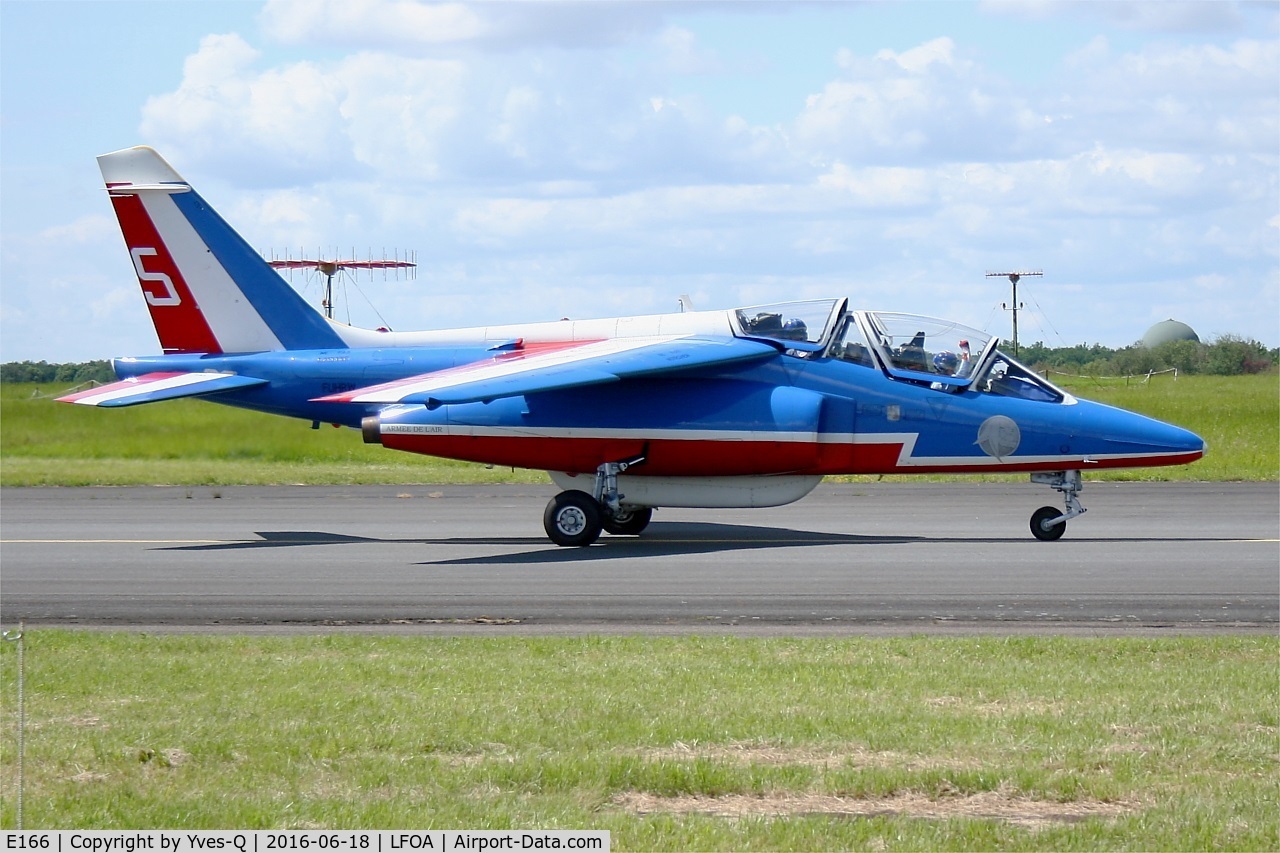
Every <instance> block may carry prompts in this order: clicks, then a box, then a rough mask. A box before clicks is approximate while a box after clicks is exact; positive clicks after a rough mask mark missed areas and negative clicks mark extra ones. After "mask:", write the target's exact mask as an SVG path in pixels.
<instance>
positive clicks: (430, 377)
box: [61, 147, 1205, 546]
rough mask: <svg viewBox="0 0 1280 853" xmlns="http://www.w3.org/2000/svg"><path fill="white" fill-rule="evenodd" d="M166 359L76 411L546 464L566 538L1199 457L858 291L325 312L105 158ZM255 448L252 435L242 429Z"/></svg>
mask: <svg viewBox="0 0 1280 853" xmlns="http://www.w3.org/2000/svg"><path fill="white" fill-rule="evenodd" d="M98 163H99V166H100V168H101V170H102V174H103V177H104V179H105V181H106V185H107V192H108V194H109V196H110V198H111V202H112V204H113V206H114V208H115V212H116V215H117V217H118V219H119V221H120V227H121V230H122V232H123V234H124V239H125V243H126V244H127V246H128V249H129V254H130V256H131V257H132V259H133V266H134V269H135V271H136V272H137V276H138V281H139V283H140V284H141V286H142V292H143V295H144V297H145V299H146V302H147V307H148V309H149V310H150V312H151V319H152V321H153V323H154V324H155V328H156V332H157V335H158V336H159V339H160V344H161V346H162V348H163V350H164V354H163V355H152V356H136V357H130V358H117V359H115V360H114V361H113V362H112V363H113V366H114V369H115V372H116V374H117V375H118V376H119V377H120V378H121V381H119V382H115V383H112V384H109V385H105V386H102V387H99V388H95V389H93V390H90V391H83V392H80V393H77V394H72V395H70V396H67V397H63V398H61V399H62V400H63V401H64V402H69V403H77V404H80V405H88V406H103V407H113V406H131V405H135V404H139V403H151V402H155V401H159V400H169V399H174V398H179V397H201V398H204V399H207V400H210V401H212V402H216V403H223V404H225V405H229V406H238V407H242V408H246V409H254V410H257V411H263V412H271V413H273V414H278V415H285V416H288V417H295V418H301V419H303V420H306V421H311V422H312V425H313V426H318V425H319V424H320V423H322V422H323V423H333V424H339V425H345V426H348V427H352V428H356V429H360V430H361V431H362V432H363V435H364V440H365V441H367V442H371V443H375V444H381V445H382V446H384V447H389V448H393V449H396V450H406V451H409V452H411V453H423V454H427V455H431V456H439V457H446V458H450V459H461V460H469V461H473V462H482V463H489V464H493V465H503V466H506V465H511V466H516V467H521V468H534V469H542V470H545V471H547V472H548V473H549V474H550V476H551V479H552V480H554V481H555V483H556V484H557V485H558V486H560V488H561V489H563V491H562V492H560V493H559V494H558V495H556V496H555V497H554V498H553V499H552V500H551V501H550V503H549V504H548V505H547V508H546V511H545V513H544V516H543V522H544V526H545V529H546V532H547V535H548V536H549V537H550V538H551V540H552V541H553V542H555V543H556V544H558V545H566V546H585V545H590V544H591V543H593V542H594V541H596V539H597V538H598V537H599V535H600V533H601V531H602V530H604V531H608V532H609V533H612V534H620V535H628V534H630V535H634V534H639V533H640V532H641V531H643V530H644V529H645V527H646V526H647V525H648V524H649V521H650V518H651V516H652V514H653V510H654V509H655V508H657V507H765V506H779V505H782V504H787V503H791V502H792V501H797V500H799V499H800V498H802V497H804V496H805V495H806V494H808V493H809V492H810V491H811V490H812V489H813V488H814V487H815V486H816V485H817V484H818V482H819V481H820V480H821V479H822V478H823V477H824V476H826V475H828V474H935V473H948V474H954V473H980V472H981V473H986V472H1013V471H1019V472H1028V473H1029V474H1030V476H1031V479H1032V480H1034V481H1035V482H1038V483H1043V484H1046V485H1048V486H1050V487H1051V488H1053V489H1055V490H1057V491H1058V492H1060V493H1061V494H1062V496H1063V501H1064V503H1065V508H1064V509H1061V510H1060V509H1057V508H1055V507H1042V508H1040V509H1038V510H1036V511H1035V512H1034V513H1033V514H1032V516H1031V532H1032V534H1033V535H1034V536H1035V537H1036V538H1037V539H1041V540H1054V539H1058V538H1060V537H1061V536H1062V534H1063V532H1064V531H1065V529H1066V524H1067V521H1068V520H1070V519H1072V518H1075V517H1076V516H1078V515H1080V514H1081V513H1083V512H1084V511H1085V510H1084V508H1083V507H1082V506H1081V505H1080V501H1079V493H1080V491H1081V489H1082V487H1083V480H1082V478H1081V471H1085V470H1094V469H1103V468H1122V467H1142V466H1155V465H1180V464H1184V463H1188V462H1192V461H1194V460H1196V459H1199V458H1200V457H1201V456H1202V455H1203V454H1204V452H1205V445H1204V442H1203V441H1202V440H1201V439H1200V438H1199V437H1198V436H1196V435H1194V434H1192V433H1190V432H1188V431H1187V430H1184V429H1180V428H1178V427H1175V426H1171V425H1169V424H1165V423H1161V422H1160V421H1156V420H1152V419H1151V418H1147V417H1143V416H1140V415H1136V414H1133V413H1130V412H1126V411H1123V410H1120V409H1115V408H1111V407H1108V406H1104V405H1100V404H1097V403H1091V402H1088V401H1085V400H1081V399H1078V398H1076V397H1075V396H1073V395H1071V394H1069V393H1067V392H1065V391H1063V390H1061V389H1060V388H1057V387H1055V386H1054V385H1053V384H1052V383H1050V382H1048V381H1046V380H1045V379H1043V378H1042V377H1040V376H1038V375H1037V374H1036V373H1034V372H1033V371H1031V370H1029V369H1027V368H1026V367H1024V366H1023V365H1021V364H1019V363H1018V362H1017V361H1016V360H1015V359H1013V358H1010V357H1009V355H1007V354H1006V353H1004V352H1002V351H1001V350H1000V349H999V347H998V341H997V339H996V338H995V337H993V336H991V335H989V334H987V333H985V332H981V331H978V330H976V329H970V328H966V327H964V326H961V325H959V324H958V323H953V322H950V321H947V320H939V319H933V318H928V317H919V316H915V315H910V314H895V313H886V312H881V311H867V310H857V309H853V308H851V307H850V306H849V304H848V300H846V299H843V298H836V299H821V300H811V301H802V302H781V303H778V304H774V305H759V306H754V307H750V308H737V309H730V310H719V311H686V312H681V313H675V314H663V315H654V316H640V317H620V318H614V319H606V320H572V321H571V320H561V321H555V322H542V323H531V324H524V325H503V326H484V327H477V328H469V329H456V330H449V331H426V332H394V331H386V330H377V331H374V330H369V329H361V328H356V327H353V326H349V325H345V324H342V323H339V322H335V321H333V320H331V319H328V318H325V317H323V316H322V315H321V314H320V313H319V312H318V311H316V310H314V309H313V308H311V307H310V306H309V305H307V304H306V302H304V301H303V299H302V298H301V297H300V296H298V294H297V293H296V292H295V291H294V290H293V289H292V288H290V287H289V286H288V284H287V283H286V282H285V281H284V280H283V279H282V278H281V277H280V275H279V274H278V273H276V272H275V271H274V270H273V269H272V268H271V267H270V266H268V265H267V263H266V262H265V261H264V260H263V259H262V258H261V257H260V256H259V255H258V254H257V253H256V252H255V251H254V250H253V249H252V248H251V247H250V246H249V244H248V243H246V242H245V241H244V240H243V239H241V237H240V236H239V235H238V234H237V233H236V232H235V231H234V230H233V229H232V228H231V227H230V226H229V225H227V223H226V222H225V221H223V219H222V218H221V217H220V216H219V215H218V214H217V213H215V212H214V210H213V209H212V208H211V207H210V206H209V204H208V203H207V202H205V200H204V199H203V198H201V197H200V195H199V194H198V193H196V191H195V190H194V189H192V187H191V186H190V185H189V184H188V183H187V182H186V181H184V180H183V179H182V177H181V176H179V175H178V173H177V172H175V171H174V170H173V168H172V167H171V166H169V164H168V163H166V162H165V161H164V160H163V159H162V158H161V157H160V156H159V155H158V154H157V153H156V152H155V151H153V150H152V149H150V148H145V147H139V148H131V149H126V150H123V151H117V152H114V153H112V154H106V155H103V156H102V157H99V158H98ZM246 440H250V439H246Z"/></svg>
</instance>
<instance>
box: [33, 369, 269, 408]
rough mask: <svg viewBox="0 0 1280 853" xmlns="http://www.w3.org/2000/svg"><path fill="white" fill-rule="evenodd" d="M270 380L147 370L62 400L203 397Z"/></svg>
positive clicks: (105, 402)
mask: <svg viewBox="0 0 1280 853" xmlns="http://www.w3.org/2000/svg"><path fill="white" fill-rule="evenodd" d="M266 382H267V380H265V379H255V378H254V377H252V376H239V375H237V374H234V373H145V374H143V375H142V376H135V377H131V378H129V379H122V380H121V381H119V382H112V383H111V384H110V385H100V386H98V387H97V388H91V389H90V390H88V391H81V392H79V393H77V394H68V395H67V396H65V397H59V398H58V402H59V403H78V404H79V405H81V406H108V407H116V406H136V405H138V404H139V403H155V402H157V401H159V400H174V399H177V398H178V397H200V396H202V395H204V394H216V393H218V392H219V391H230V390H231V389H233V388H248V387H250V386H253V385H265V384H266Z"/></svg>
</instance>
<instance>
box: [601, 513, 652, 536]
mask: <svg viewBox="0 0 1280 853" xmlns="http://www.w3.org/2000/svg"><path fill="white" fill-rule="evenodd" d="M652 519H653V508H652V507H647V506H638V507H634V508H632V509H624V510H622V511H621V512H615V513H614V514H613V515H609V514H608V513H605V516H604V518H603V519H602V521H603V522H604V529H605V530H607V531H609V532H610V533H613V534H616V535H619V536H635V535H636V534H637V533H642V532H643V531H644V529H645V528H646V527H648V526H649V522H650V520H652Z"/></svg>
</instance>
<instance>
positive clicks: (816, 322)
mask: <svg viewBox="0 0 1280 853" xmlns="http://www.w3.org/2000/svg"><path fill="white" fill-rule="evenodd" d="M847 304H848V300H844V299H820V300H809V301H801V302H779V303H776V304H773V305H759V306H754V307H751V308H740V309H738V310H737V311H734V312H732V314H733V319H734V320H735V322H736V325H737V330H738V334H739V335H741V336H742V337H747V338H765V339H768V340H773V341H777V342H779V343H782V344H784V345H785V346H786V347H787V349H788V350H789V351H792V352H794V353H796V354H799V355H803V356H805V357H809V358H812V357H815V356H819V355H821V356H825V357H827V358H835V359H839V360H841V361H846V362H851V363H854V364H860V365H863V366H865V367H869V368H874V369H878V370H880V371H882V372H883V373H885V374H886V375H887V376H889V377H890V378H891V379H896V380H900V381H903V382H910V383H913V384H918V385H927V386H929V387H931V388H933V389H935V390H939V391H948V392H951V393H959V392H961V391H966V390H975V391H981V392H984V393H991V394H1000V395H1003V396H1010V397H1020V398H1022V399H1027V400H1040V401H1044V402H1055V403H1061V402H1072V398H1071V397H1070V395H1068V394H1066V393H1065V392H1063V391H1062V390H1060V389H1058V388H1056V387H1055V386H1054V385H1053V384H1052V383H1050V382H1049V381H1048V380H1046V379H1044V378H1042V377H1040V376H1039V375H1038V374H1036V373H1035V372H1034V371H1032V370H1030V369H1028V368H1026V367H1024V366H1023V365H1021V364H1019V363H1018V362H1017V361H1015V360H1014V359H1012V358H1010V357H1009V356H1007V355H1005V354H1004V353H1002V352H1000V351H999V350H998V349H997V348H996V347H997V344H998V343H999V340H998V339H997V338H996V337H995V336H993V335H991V334H988V333H987V332H982V331H979V330H977V329H972V328H969V327H968V326H964V325H961V324H960V323H956V322H953V321H951V320H941V319H938V318H935V317H923V316H920V315H916V314H895V313H889V312H884V311H849V310H847Z"/></svg>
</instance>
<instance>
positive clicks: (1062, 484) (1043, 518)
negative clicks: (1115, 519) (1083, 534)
mask: <svg viewBox="0 0 1280 853" xmlns="http://www.w3.org/2000/svg"><path fill="white" fill-rule="evenodd" d="M1031 482H1033V483H1043V484H1044V485H1046V486H1049V487H1050V488H1052V489H1055V490H1057V491H1059V492H1062V498H1063V500H1064V502H1065V503H1066V505H1067V509H1066V511H1065V512H1059V511H1058V510H1056V509H1055V508H1053V507H1051V506H1042V507H1040V508H1039V509H1038V510H1036V511H1035V512H1033V513H1032V514H1031V535H1032V536H1034V537H1036V538H1037V539H1039V540H1040V541H1041V542H1053V541H1054V540H1056V539H1061V538H1062V534H1064V533H1066V532H1067V521H1068V520H1070V519H1072V518H1075V517H1076V516H1078V515H1084V514H1085V513H1086V512H1088V510H1086V509H1085V508H1084V507H1083V506H1081V505H1080V501H1079V499H1078V498H1077V495H1079V494H1080V492H1081V491H1083V490H1084V479H1083V478H1082V477H1081V476H1080V472H1079V471H1053V472H1051V473H1048V474H1032V475H1031Z"/></svg>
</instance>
